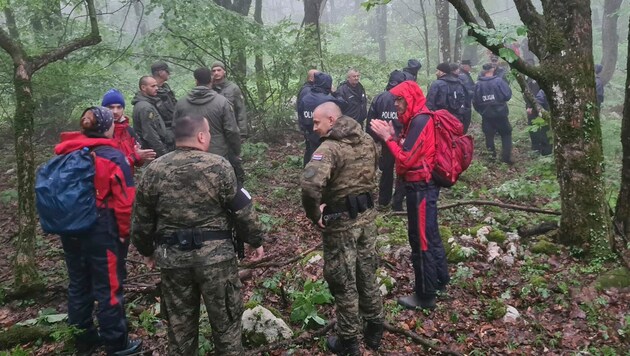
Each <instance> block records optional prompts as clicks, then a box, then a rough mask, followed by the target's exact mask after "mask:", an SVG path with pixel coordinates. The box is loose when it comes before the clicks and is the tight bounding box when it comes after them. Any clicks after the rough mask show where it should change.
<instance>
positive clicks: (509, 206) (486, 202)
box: [392, 200, 562, 215]
mask: <svg viewBox="0 0 630 356" xmlns="http://www.w3.org/2000/svg"><path fill="white" fill-rule="evenodd" d="M462 205H492V206H498V207H500V208H505V209H512V210H521V211H527V212H530V213H539V214H549V215H562V213H561V212H559V211H554V210H545V209H540V208H533V207H530V206H522V205H515V204H508V203H501V202H496V201H491V200H465V201H459V202H455V203H452V204H446V205H441V206H438V209H450V208H455V207H458V206H462ZM406 214H407V213H406V212H404V211H397V212H394V213H392V215H406Z"/></svg>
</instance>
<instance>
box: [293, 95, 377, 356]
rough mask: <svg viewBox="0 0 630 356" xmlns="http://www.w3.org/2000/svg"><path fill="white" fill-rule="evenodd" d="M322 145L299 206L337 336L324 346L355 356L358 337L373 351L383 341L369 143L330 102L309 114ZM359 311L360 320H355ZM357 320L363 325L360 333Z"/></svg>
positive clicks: (312, 162)
mask: <svg viewBox="0 0 630 356" xmlns="http://www.w3.org/2000/svg"><path fill="white" fill-rule="evenodd" d="M313 131H314V132H315V133H317V134H318V135H319V136H320V137H321V139H322V143H321V145H320V146H319V147H318V148H317V150H316V151H315V152H314V153H313V156H312V157H311V159H310V162H309V163H308V164H307V165H306V167H305V168H304V173H303V175H302V180H301V186H302V205H303V206H304V210H305V212H306V216H307V217H308V218H309V219H310V220H311V221H312V222H313V224H314V225H315V226H316V227H317V228H318V229H319V230H321V231H322V236H323V240H324V243H323V246H324V278H325V279H326V282H328V287H329V288H330V292H331V293H332V295H333V296H334V297H335V304H336V315H337V334H336V335H334V336H330V337H329V338H328V340H327V345H328V348H329V350H330V351H332V352H334V353H335V354H338V355H359V354H360V353H359V343H358V335H359V334H360V333H361V332H363V335H364V340H365V344H366V346H367V347H369V348H371V349H373V350H377V349H378V348H379V347H380V343H381V337H382V336H383V301H382V299H381V294H380V291H379V290H378V284H377V283H376V267H377V255H376V225H375V224H374V220H375V218H376V212H375V210H374V203H373V202H372V193H373V191H374V189H375V188H376V169H377V165H378V149H377V146H376V143H375V142H374V140H373V139H372V138H371V137H370V136H369V135H368V134H367V133H365V132H364V131H363V130H362V129H361V126H360V125H359V124H358V123H357V122H356V121H355V120H354V119H353V118H351V117H349V116H345V115H342V114H341V109H340V108H339V106H337V104H336V103H334V102H325V103H323V104H321V105H319V106H318V107H317V108H316V109H315V111H314V112H313ZM359 310H361V315H359ZM361 317H362V318H363V319H364V320H365V321H366V328H365V329H364V330H361V329H360V326H361V325H363V323H362V320H361Z"/></svg>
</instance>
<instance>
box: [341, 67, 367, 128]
mask: <svg viewBox="0 0 630 356" xmlns="http://www.w3.org/2000/svg"><path fill="white" fill-rule="evenodd" d="M360 80H361V73H359V71H358V70H356V69H354V68H351V69H350V70H348V74H347V75H346V80H345V81H344V82H342V83H341V84H339V88H337V91H336V92H335V94H334V95H335V96H336V97H338V98H341V99H343V100H345V101H346V102H348V105H346V107H345V108H344V111H343V114H344V115H347V116H350V117H351V118H353V119H355V120H357V122H358V123H359V124H361V127H363V122H364V121H365V119H366V118H367V95H366V94H365V89H363V85H362V84H361V82H360Z"/></svg>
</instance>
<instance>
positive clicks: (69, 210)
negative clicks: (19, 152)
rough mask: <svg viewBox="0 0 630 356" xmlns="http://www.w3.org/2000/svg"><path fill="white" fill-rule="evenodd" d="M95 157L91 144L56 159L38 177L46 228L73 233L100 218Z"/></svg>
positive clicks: (39, 204)
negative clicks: (97, 203)
mask: <svg viewBox="0 0 630 356" xmlns="http://www.w3.org/2000/svg"><path fill="white" fill-rule="evenodd" d="M95 174H96V171H95V167H94V158H93V157H92V151H91V150H90V149H88V148H87V147H85V148H83V149H81V150H77V151H73V152H71V153H68V154H65V155H60V156H57V157H55V158H52V159H51V160H50V161H48V162H46V163H45V164H44V165H42V166H41V167H40V168H39V169H38V171H37V174H36V177H35V199H36V205H37V212H38V213H39V222H40V224H41V225H42V230H44V232H46V233H49V234H59V235H72V234H79V233H83V232H86V231H88V230H90V228H92V226H93V225H94V223H95V222H96V218H97V217H98V212H97V210H96V189H95V188H94V175H95Z"/></svg>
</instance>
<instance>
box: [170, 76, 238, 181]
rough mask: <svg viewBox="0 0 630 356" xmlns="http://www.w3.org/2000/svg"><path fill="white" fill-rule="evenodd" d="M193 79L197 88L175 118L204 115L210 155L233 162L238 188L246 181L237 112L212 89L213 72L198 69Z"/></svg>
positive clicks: (180, 105) (180, 104)
mask: <svg viewBox="0 0 630 356" xmlns="http://www.w3.org/2000/svg"><path fill="white" fill-rule="evenodd" d="M193 76H194V77H195V82H196V86H195V87H194V88H193V89H192V90H191V91H190V93H188V95H187V96H185V97H183V98H181V99H179V101H178V102H177V105H175V118H178V117H183V116H203V117H205V118H207V119H208V123H209V124H210V134H211V135H212V144H211V145H210V149H209V151H208V152H210V153H214V154H217V155H219V156H222V157H225V158H226V159H227V160H229V161H230V164H232V167H234V172H235V173H236V180H237V181H238V184H239V186H242V185H243V182H244V181H245V171H244V170H243V163H242V161H241V158H240V156H241V136H240V130H239V127H238V123H237V122H236V117H235V116H234V110H233V109H232V105H230V102H229V101H228V99H226V98H225V97H224V96H223V95H220V94H218V93H217V92H215V91H214V90H212V88H211V85H212V84H211V81H212V72H211V71H210V69H208V68H206V67H201V68H197V69H196V70H195V71H194V73H193Z"/></svg>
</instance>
